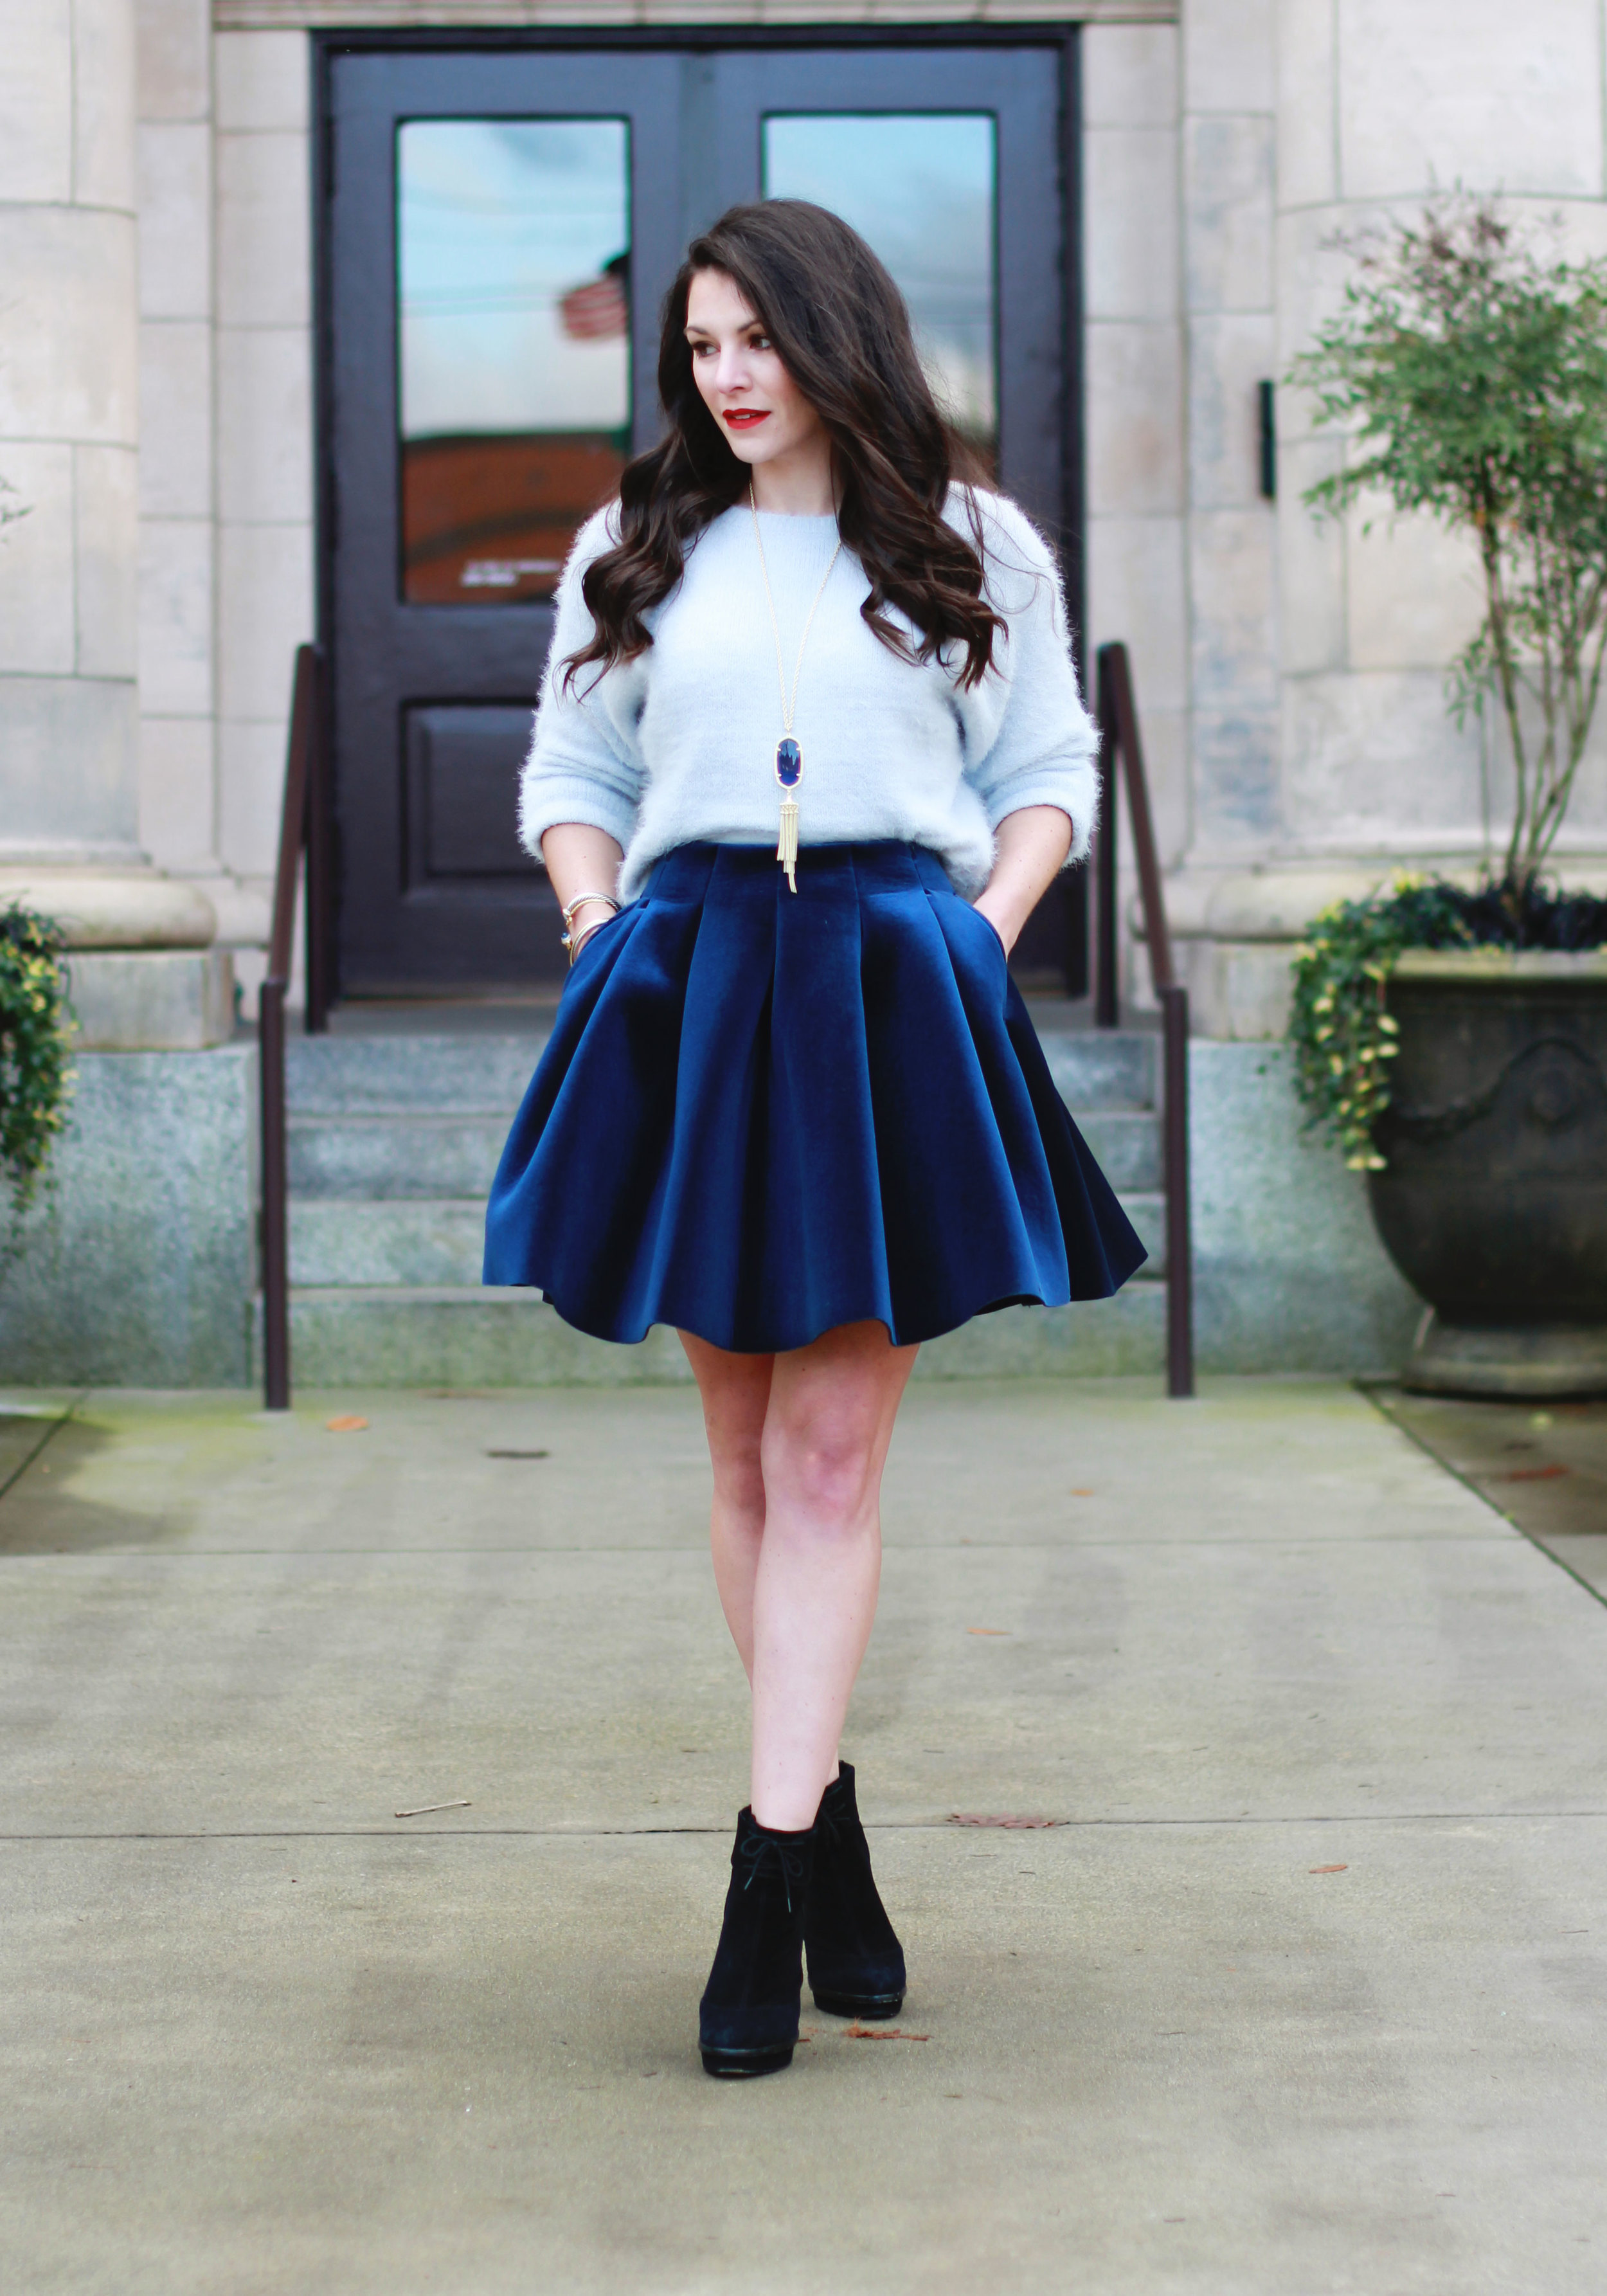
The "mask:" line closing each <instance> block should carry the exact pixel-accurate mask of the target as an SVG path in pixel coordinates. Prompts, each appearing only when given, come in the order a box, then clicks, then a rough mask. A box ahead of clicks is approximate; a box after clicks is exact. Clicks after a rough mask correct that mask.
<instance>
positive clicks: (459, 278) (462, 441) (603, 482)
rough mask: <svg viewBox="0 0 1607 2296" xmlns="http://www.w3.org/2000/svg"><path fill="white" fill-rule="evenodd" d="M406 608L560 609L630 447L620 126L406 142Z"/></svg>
mask: <svg viewBox="0 0 1607 2296" xmlns="http://www.w3.org/2000/svg"><path fill="white" fill-rule="evenodd" d="M397 143H398V155H397V186H398V230H397V243H398V270H399V278H398V296H399V300H400V307H401V308H400V328H399V339H400V345H401V425H402V446H401V467H402V480H401V484H402V593H403V595H404V597H405V598H406V599H407V600H409V601H410V602H412V603H419V604H430V605H440V604H458V605H486V604H494V603H496V602H498V601H501V600H521V599H527V598H545V597H550V596H551V595H552V593H553V589H554V587H555V586H556V583H557V578H558V575H559V572H560V570H561V569H562V564H563V561H564V558H565V556H566V555H567V553H568V551H569V546H570V542H571V541H572V540H573V538H574V534H575V529H576V528H577V527H578V526H579V524H580V523H581V521H583V520H584V519H585V518H586V515H587V513H588V512H591V511H593V510H594V509H595V508H596V507H597V505H598V504H600V503H603V502H606V501H607V499H608V498H609V496H611V494H612V493H613V491H614V489H615V488H616V487H617V486H618V484H619V472H620V471H621V469H622V468H623V467H624V463H625V459H626V456H627V454H628V452H629V440H630V309H629V287H630V272H629V249H630V202H629V189H628V186H629V147H628V143H627V128H626V123H625V122H624V121H623V120H622V119H561V120H546V119H540V120H538V119H419V120H410V121H408V122H407V123H406V125H405V126H404V127H401V128H400V129H399V130H398V138H397Z"/></svg>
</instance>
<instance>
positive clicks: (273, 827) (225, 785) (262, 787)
mask: <svg viewBox="0 0 1607 2296" xmlns="http://www.w3.org/2000/svg"><path fill="white" fill-rule="evenodd" d="M290 683H291V678H290V664H289V662H288V661H287V662H286V664H285V673H284V693H283V700H282V702H281V707H280V714H279V716H278V717H276V718H274V719H271V720H262V721H258V722H256V723H249V722H248V723H242V722H239V721H236V720H233V719H230V718H227V717H225V718H224V719H222V720H221V722H220V723H219V725H218V728H217V849H218V852H219V853H220V854H221V856H222V857H223V862H224V866H225V868H228V869H233V870H234V871H235V872H236V873H238V874H239V875H241V876H242V877H255V878H258V879H266V878H270V877H271V876H272V875H273V873H274V868H275V863H276V860H277V857H278V851H279V813H280V808H281V806H282V805H283V800H284V761H285V748H286V744H287V742H288V740H289V732H290V699H291V693H290Z"/></svg>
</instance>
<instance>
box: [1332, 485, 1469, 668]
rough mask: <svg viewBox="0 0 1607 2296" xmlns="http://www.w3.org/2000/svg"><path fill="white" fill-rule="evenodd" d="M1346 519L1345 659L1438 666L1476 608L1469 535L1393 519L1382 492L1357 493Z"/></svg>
mask: <svg viewBox="0 0 1607 2296" xmlns="http://www.w3.org/2000/svg"><path fill="white" fill-rule="evenodd" d="M1348 526H1349V532H1348V534H1347V537H1346V543H1347V546H1346V573H1347V590H1348V608H1349V627H1350V662H1351V666H1352V667H1353V668H1356V669H1364V670H1365V669H1433V670H1439V671H1441V672H1443V671H1444V669H1445V668H1446V667H1447V664H1448V663H1449V662H1450V661H1451V660H1453V659H1454V658H1455V655H1457V654H1458V653H1460V652H1461V651H1462V649H1463V647H1464V646H1465V645H1466V644H1467V642H1468V640H1469V639H1470V638H1471V637H1472V635H1473V632H1474V630H1475V629H1476V628H1477V627H1478V626H1479V623H1480V619H1482V617H1483V613H1484V584H1483V578H1482V576H1481V574H1480V567H1479V559H1478V553H1477V552H1476V551H1475V549H1474V547H1473V544H1472V538H1471V537H1469V536H1467V535H1465V534H1462V535H1455V534H1451V533H1448V532H1447V529H1445V528H1444V527H1442V526H1440V525H1439V524H1438V522H1437V521H1434V520H1433V519H1431V518H1427V517H1418V518H1397V517H1395V516H1394V514H1393V512H1391V510H1390V504H1389V501H1388V499H1387V497H1385V496H1364V497H1363V498H1362V500H1361V501H1360V502H1358V503H1357V504H1356V506H1355V507H1354V509H1353V510H1352V511H1351V512H1350V513H1349V521H1348Z"/></svg>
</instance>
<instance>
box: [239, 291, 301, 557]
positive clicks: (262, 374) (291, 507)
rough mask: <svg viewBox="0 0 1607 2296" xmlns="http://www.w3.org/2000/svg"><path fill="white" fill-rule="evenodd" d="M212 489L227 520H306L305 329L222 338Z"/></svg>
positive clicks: (247, 331) (251, 330)
mask: <svg viewBox="0 0 1607 2296" xmlns="http://www.w3.org/2000/svg"><path fill="white" fill-rule="evenodd" d="M217 489H218V492H217V499H218V509H219V513H220V515H221V516H222V517H223V518H225V520H234V519H242V520H247V521H281V522H283V521H285V520H287V519H298V518H299V519H307V520H310V519H311V517H312V514H313V420H312V342H311V339H310V337H309V335H308V334H307V330H306V329H305V328H299V327H225V328H224V329H222V330H221V331H220V332H219V335H218V339H217Z"/></svg>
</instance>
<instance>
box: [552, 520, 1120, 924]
mask: <svg viewBox="0 0 1607 2296" xmlns="http://www.w3.org/2000/svg"><path fill="white" fill-rule="evenodd" d="M978 501H979V503H980V508H981V511H982V517H983V533H984V539H985V545H986V547H985V551H984V559H985V566H986V574H987V583H988V597H989V599H990V601H991V602H992V603H993V605H994V607H995V609H996V611H998V612H999V613H1001V614H1002V615H1003V616H1004V619H1005V621H1006V623H1007V625H1008V636H1007V638H1006V639H1002V640H997V641H996V643H995V648H994V653H995V666H994V668H992V669H991V670H989V672H988V675H987V676H986V677H985V678H984V679H983V680H982V683H981V685H979V686H973V687H972V689H971V690H970V691H969V692H965V691H963V690H962V688H961V687H960V685H958V683H957V681H956V680H955V677H954V676H953V675H952V673H951V671H950V670H949V669H947V668H945V667H944V666H943V665H942V664H941V663H940V662H936V661H930V662H925V663H922V664H915V663H912V662H907V661H902V660H899V659H898V656H897V655H895V654H893V653H891V652H889V650H888V649H887V647H886V646H884V645H883V644H881V641H880V640H879V639H878V638H877V637H876V635H874V633H873V631H871V630H869V629H867V628H866V627H865V623H864V622H863V621H862V620H861V619H860V617H859V608H860V605H861V603H863V601H864V599H865V594H866V592H867V589H868V587H869V586H868V584H867V582H866V580H865V573H864V570H863V569H862V568H861V566H860V564H859V561H858V560H857V558H856V557H854V556H853V555H852V554H851V553H849V551H847V550H844V551H843V553H842V554H841V556H840V558H839V559H838V561H837V563H836V565H835V566H834V567H833V569H832V575H831V579H830V580H829V581H828V583H827V584H826V587H825V590H824V593H823V594H822V596H821V600H820V605H819V609H818V611H816V616H815V620H814V625H813V627H812V628H811V630H810V633H809V640H808V647H807V648H806V650H805V653H804V658H803V668H802V672H801V675H800V676H799V682H798V707H797V715H796V717H795V719H794V723H793V733H794V735H795V737H796V739H797V740H798V741H799V743H800V744H801V745H802V749H803V757H804V774H803V783H802V786H801V788H800V790H799V792H798V795H799V807H800V819H799V841H800V843H802V844H804V845H821V844H834V843H837V842H839V841H844V840H852V841H855V842H859V841H868V840H873V839H880V838H898V839H904V840H908V841H909V842H910V843H912V844H915V845H922V846H925V847H927V848H928V849H930V850H931V852H933V853H936V854H937V855H938V856H939V858H940V859H941V860H942V861H943V863H944V865H945V866H946V867H947V871H948V873H949V875H950V877H951V878H952V879H953V881H954V882H955V886H956V887H957V888H958V890H960V891H961V892H963V893H966V894H975V893H977V892H980V890H981V888H982V886H983V885H984V884H985V883H986V881H987V879H988V872H989V870H990V869H991V867H992V865H993V832H994V830H995V829H996V827H997V825H998V824H999V823H1000V822H1001V821H1003V819H1004V816H1005V815H1006V814H1010V813H1014V812H1016V811H1017V810H1018V809H1019V808H1021V807H1022V806H1028V805H1054V806H1058V807H1060V808H1061V809H1062V812H1064V813H1067V814H1069V815H1070V818H1071V824H1072V849H1071V858H1072V859H1074V860H1080V859H1081V858H1082V857H1083V856H1084V855H1086V852H1087V849H1088V840H1089V836H1090V833H1091V832H1092V830H1093V826H1094V816H1095V806H1096V801H1097V777H1096V775H1095V766H1094V759H1095V753H1096V750H1097V747H1098V743H1097V737H1096V735H1095V731H1094V728H1093V726H1092V725H1091V724H1090V722H1089V719H1088V716H1087V712H1086V710H1085V709H1084V708H1083V704H1082V699H1081V696H1080V695H1079V694H1078V689H1077V677H1076V673H1075V672H1074V670H1073V668H1072V667H1071V660H1070V652H1069V650H1068V644H1067V635H1066V616H1065V608H1064V604H1063V603H1062V597H1061V590H1060V583H1059V579H1058V578H1057V576H1056V573H1055V570H1054V560H1053V559H1052V557H1051V556H1050V553H1049V552H1048V550H1047V548H1046V547H1045V544H1044V542H1043V540H1042V538H1041V537H1040V536H1039V535H1038V534H1037V531H1036V529H1034V528H1033V527H1032V525H1031V524H1030V523H1029V521H1028V519H1027V518H1026V517H1025V515H1024V514H1023V513H1022V512H1021V511H1020V510H1018V509H1017V508H1016V506H1015V504H1013V503H1011V502H1007V501H1005V500H1004V499H1003V498H1002V497H1000V496H996V495H988V494H982V495H979V496H978ZM947 515H948V518H949V521H950V523H951V524H953V525H955V527H957V528H959V529H960V530H961V531H962V532H966V531H968V521H967V519H966V512H965V508H964V504H963V498H962V497H961V496H960V494H959V491H958V489H957V488H956V489H955V493H954V495H953V496H951V499H950V504H949V509H948V512H947ZM611 516H612V512H611V510H605V511H599V512H597V513H596V515H595V516H594V518H592V519H590V520H588V521H587V522H586V525H585V526H584V527H582V529H581V530H580V533H579V536H578V539H577V541H576V544H575V548H574V552H573V554H572V555H571V557H570V562H569V564H568V565H567V567H566V568H565V569H564V572H563V578H562V581H561V582H560V584H559V586H558V617H557V627H556V629H555V631H554V633H553V645H552V652H551V654H550V656H549V659H548V667H547V672H546V676H545V681H544V684H543V688H542V694H541V701H540V706H539V708H538V709H537V714H536V732H535V738H534V740H533V742H532V743H531V746H530V753H529V758H528V760H527V761H526V764H525V768H524V775H523V780H522V783H521V791H520V832H521V837H522V838H523V840H524V843H525V845H526V847H527V848H528V849H529V851H530V852H532V853H535V852H538V851H539V849H540V841H541V838H542V835H543V833H544V832H545V831H546V830H548V829H551V828H552V827H553V825H554V824H556V823H559V822H570V821H574V822H585V823H588V824H591V826H593V827H594V828H597V829H603V830H606V831H607V832H608V833H609V834H610V835H611V837H614V838H616V839H617V840H619V844H620V845H621V846H623V847H624V849H625V866H624V869H623V871H622V872H621V875H620V893H621V898H624V899H626V900H631V899H634V898H635V895H636V894H637V893H638V892H639V891H640V890H641V889H642V885H643V883H644V880H645V878H646V875H647V873H648V871H649V869H650V868H651V867H652V864H653V863H654V862H655V861H656V860H657V859H658V858H659V857H660V855H661V854H664V853H668V852H669V851H670V850H672V849H673V848H674V847H676V846H677V845H687V844H692V843H695V842H698V841H701V840H710V841H712V842H714V843H717V844H742V845H762V844H766V843H773V842H774V841H775V833H776V819H777V812H778V808H779V803H780V798H781V792H780V791H779V790H778V789H777V787H776V784H775V771H774V765H775V744H776V742H777V741H778V740H779V739H780V737H781V733H782V714H781V696H780V692H779V686H778V680H777V676H776V663H775V638H774V637H773V635H772V634H771V627H770V617H769V614H768V611H767V608H766V604H765V590H764V584H763V582H762V580H761V578H760V573H759V562H758V545H757V544H756V541H755V537H754V532H753V520H752V515H751V512H750V510H749V508H748V505H747V504H746V503H745V502H744V503H741V504H737V506H736V507H735V508H734V509H732V510H728V511H726V512H725V513H724V514H723V515H722V516H721V517H719V518H717V519H716V520H715V521H714V522H713V524H712V525H710V526H709V527H708V528H706V529H704V531H703V533H702V534H701V535H700V536H699V537H698V539H697V542H696V544H695V545H694V546H693V550H692V552H691V554H690V556H689V557H688V560H687V564H686V570H685V575H684V576H683V578H682V580H681V582H680V584H679V585H678V586H677V587H676V589H675V590H674V591H673V592H672V593H671V594H670V595H669V596H668V598H667V599H665V600H664V602H663V603H662V604H660V605H659V606H657V607H655V608H654V609H653V610H652V612H650V613H649V614H648V615H647V616H646V618H645V619H646V621H647V624H648V627H649V628H650V629H651V630H652V634H653V643H652V645H651V646H650V647H649V649H648V650H647V652H645V653H644V654H642V655H640V656H639V657H638V658H637V660H635V661H632V662H627V663H623V664H621V665H619V666H618V667H617V668H613V669H611V670H610V671H609V673H608V674H607V676H604V677H602V678H599V677H598V676H597V673H596V670H595V669H594V668H592V669H589V670H586V671H582V672H581V673H579V675H578V678H577V682H576V687H575V689H573V690H571V691H568V692H566V691H565V690H564V687H563V683H562V665H563V664H564V663H565V662H566V661H567V660H568V659H569V657H570V655H571V654H573V653H574V652H576V650H577V649H578V647H579V646H581V645H584V644H586V640H587V639H588V638H589V637H590V635H591V631H592V619H591V616H590V614H589V613H588V612H587V611H586V603H585V600H584V599H583V598H582V596H581V594H580V584H581V578H582V576H583V575H584V573H585V571H586V567H587V566H588V565H589V564H590V562H591V561H592V560H593V559H594V557H596V556H597V555H598V554H599V553H601V552H602V551H603V550H604V549H606V548H608V547H609V545H610V543H611V539H612V536H611V530H610V525H611ZM761 517H762V521H763V533H764V546H765V559H766V562H767V566H768V569H769V575H770V586H771V589H772V591H773V593H774V594H775V612H776V618H777V619H778V621H779V623H780V626H781V641H782V652H783V658H784V661H785V665H786V674H787V678H788V681H789V683H791V676H792V672H793V667H794V664H795V662H796V660H797V657H798V644H799V637H800V636H801V635H802V632H803V627H804V620H805V617H806V616H807V615H808V611H809V603H810V601H811V599H812V598H813V597H814V595H815V593H816V588H817V586H818V585H819V582H820V578H821V576H822V574H823V572H824V570H825V566H826V563H827V561H828V560H829V559H830V557H831V554H832V545H833V544H834V543H835V541H836V539H837V527H836V521H835V520H834V519H832V518H793V517H785V516H782V515H779V514H776V513H773V512H764V513H761ZM894 619H898V617H897V616H895V617H894ZM906 627H907V626H906Z"/></svg>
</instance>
